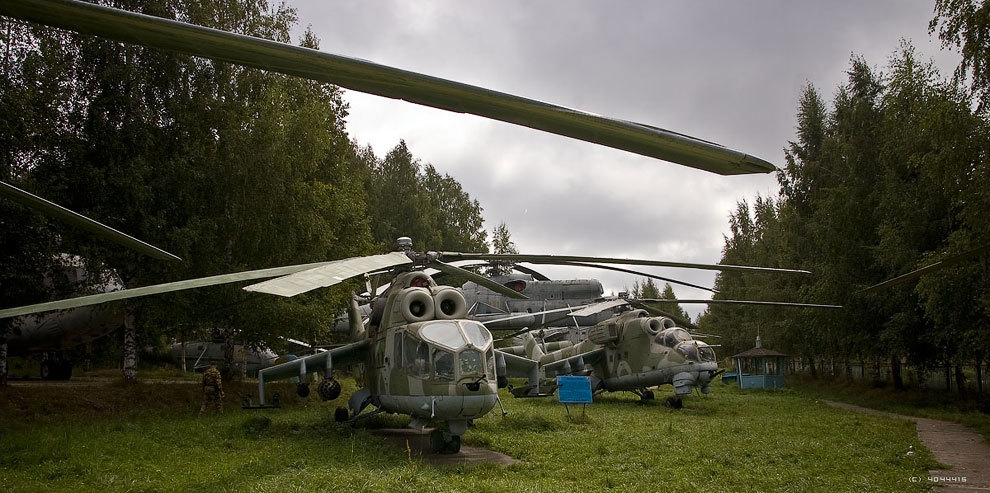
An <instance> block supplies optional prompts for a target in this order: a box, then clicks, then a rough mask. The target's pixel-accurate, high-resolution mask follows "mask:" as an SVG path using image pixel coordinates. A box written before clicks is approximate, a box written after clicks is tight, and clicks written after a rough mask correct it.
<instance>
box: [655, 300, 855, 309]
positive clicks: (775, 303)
mask: <svg viewBox="0 0 990 493" xmlns="http://www.w3.org/2000/svg"><path fill="white" fill-rule="evenodd" d="M637 301H640V302H644V303H677V304H680V305H753V306H792V307H796V308H827V309H841V308H845V307H844V306H842V305H825V304H816V303H792V302H789V301H754V300H658V299H648V300H637Z"/></svg>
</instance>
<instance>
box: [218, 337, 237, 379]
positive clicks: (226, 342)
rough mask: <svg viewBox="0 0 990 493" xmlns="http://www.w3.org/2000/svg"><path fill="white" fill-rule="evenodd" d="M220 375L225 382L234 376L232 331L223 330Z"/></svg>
mask: <svg viewBox="0 0 990 493" xmlns="http://www.w3.org/2000/svg"><path fill="white" fill-rule="evenodd" d="M220 374H221V376H222V377H223V379H224V380H227V381H229V380H230V379H231V377H233V376H234V329H230V328H227V329H223V369H222V370H221V371H220Z"/></svg>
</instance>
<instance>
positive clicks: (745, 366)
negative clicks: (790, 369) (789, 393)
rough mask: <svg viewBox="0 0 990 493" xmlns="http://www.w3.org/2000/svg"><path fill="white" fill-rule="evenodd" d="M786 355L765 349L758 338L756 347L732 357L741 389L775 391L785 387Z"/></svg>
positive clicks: (757, 337)
mask: <svg viewBox="0 0 990 493" xmlns="http://www.w3.org/2000/svg"><path fill="white" fill-rule="evenodd" d="M785 358H787V355H786V354H783V353H778V352H777V351H771V350H769V349H765V348H763V347H762V346H761V344H760V337H759V336H756V347H754V348H753V349H750V350H748V351H743V352H741V353H739V354H737V355H734V356H732V359H733V360H735V362H736V373H737V375H738V376H739V388H743V389H773V388H777V387H783V386H784V359H785Z"/></svg>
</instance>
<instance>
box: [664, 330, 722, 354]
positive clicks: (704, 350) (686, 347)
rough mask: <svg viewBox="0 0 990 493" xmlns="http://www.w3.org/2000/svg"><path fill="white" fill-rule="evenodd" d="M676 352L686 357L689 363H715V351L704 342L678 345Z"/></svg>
mask: <svg viewBox="0 0 990 493" xmlns="http://www.w3.org/2000/svg"><path fill="white" fill-rule="evenodd" d="M681 330H683V329H681ZM685 332H686V331H685ZM674 350H676V351H677V352H678V353H680V354H681V355H682V356H684V359H686V360H688V361H701V362H708V361H715V350H714V349H712V348H711V346H709V345H708V344H705V343H703V342H698V341H684V342H682V343H680V344H678V345H677V346H676V347H675V348H674Z"/></svg>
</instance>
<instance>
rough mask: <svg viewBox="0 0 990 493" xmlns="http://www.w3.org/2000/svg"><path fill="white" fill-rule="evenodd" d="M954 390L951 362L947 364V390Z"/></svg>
mask: <svg viewBox="0 0 990 493" xmlns="http://www.w3.org/2000/svg"><path fill="white" fill-rule="evenodd" d="M951 390H952V367H951V366H950V365H949V363H946V364H945V391H946V392H949V391H951Z"/></svg>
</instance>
